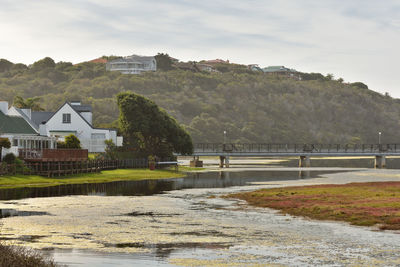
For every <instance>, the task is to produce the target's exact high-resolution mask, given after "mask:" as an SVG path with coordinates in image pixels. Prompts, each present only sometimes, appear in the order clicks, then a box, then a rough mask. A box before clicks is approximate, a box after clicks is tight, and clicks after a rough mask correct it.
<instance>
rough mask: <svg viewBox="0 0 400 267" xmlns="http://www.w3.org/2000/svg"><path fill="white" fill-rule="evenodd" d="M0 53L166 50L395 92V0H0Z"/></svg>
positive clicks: (14, 57) (27, 58)
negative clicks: (329, 77) (313, 74)
mask: <svg viewBox="0 0 400 267" xmlns="http://www.w3.org/2000/svg"><path fill="white" fill-rule="evenodd" d="M0 34H1V38H0V58H5V59H7V60H10V61H12V62H14V63H17V62H18V63H25V64H31V63H33V62H35V61H37V60H39V59H41V58H44V57H47V56H50V57H51V58H53V59H54V60H55V61H69V62H73V63H79V62H82V61H87V60H91V59H94V58H98V57H100V56H103V55H119V56H127V55H131V54H139V55H156V54H157V53H159V52H161V53H168V54H169V55H170V56H172V57H174V58H178V59H180V60H182V61H188V60H194V61H200V60H202V59H216V58H220V59H224V60H226V59H229V60H230V61H231V62H234V63H240V64H259V65H260V66H261V67H266V66H274V65H282V66H285V67H289V68H294V69H296V70H298V71H302V72H319V73H322V74H324V75H326V74H328V73H331V74H333V75H334V77H335V78H343V79H344V80H345V82H356V81H361V82H364V83H365V84H367V85H368V86H369V88H370V89H372V90H375V91H378V92H380V93H385V92H388V93H389V94H390V95H391V96H393V97H396V98H400V86H399V84H400V73H399V71H400V69H399V67H398V66H399V62H400V52H399V51H400V1H399V0H384V1H382V0H347V1H345V0H302V1H297V0H296V1H295V0H258V1H255V0H247V1H243V0H241V1H239V0H201V1H199V0H196V1H194V0H112V1H106V0H35V1H32V0H0Z"/></svg>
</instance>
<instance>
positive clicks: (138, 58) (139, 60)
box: [108, 55, 155, 63]
mask: <svg viewBox="0 0 400 267" xmlns="http://www.w3.org/2000/svg"><path fill="white" fill-rule="evenodd" d="M151 60H155V58H154V57H153V56H138V55H132V56H127V57H123V58H117V59H114V60H111V61H109V62H108V63H117V62H132V63H143V62H144V61H151Z"/></svg>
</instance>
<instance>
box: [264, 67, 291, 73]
mask: <svg viewBox="0 0 400 267" xmlns="http://www.w3.org/2000/svg"><path fill="white" fill-rule="evenodd" d="M262 70H263V71H264V72H297V71H296V70H295V69H289V68H286V67H285V66H269V67H266V68H263V69H262Z"/></svg>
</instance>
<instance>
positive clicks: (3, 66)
mask: <svg viewBox="0 0 400 267" xmlns="http://www.w3.org/2000/svg"><path fill="white" fill-rule="evenodd" d="M13 65H14V64H13V63H12V62H10V61H8V60H7V59H3V58H2V59H0V72H5V71H8V70H10V69H11V68H12V66H13Z"/></svg>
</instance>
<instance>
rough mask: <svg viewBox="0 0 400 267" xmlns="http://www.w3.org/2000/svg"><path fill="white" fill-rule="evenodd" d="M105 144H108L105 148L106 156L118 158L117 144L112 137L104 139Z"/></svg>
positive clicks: (112, 158)
mask: <svg viewBox="0 0 400 267" xmlns="http://www.w3.org/2000/svg"><path fill="white" fill-rule="evenodd" d="M104 143H105V145H106V149H105V152H106V154H105V158H106V159H111V160H114V159H117V158H118V156H117V146H116V145H115V144H114V142H113V140H112V139H108V140H105V141H104Z"/></svg>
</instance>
